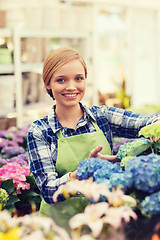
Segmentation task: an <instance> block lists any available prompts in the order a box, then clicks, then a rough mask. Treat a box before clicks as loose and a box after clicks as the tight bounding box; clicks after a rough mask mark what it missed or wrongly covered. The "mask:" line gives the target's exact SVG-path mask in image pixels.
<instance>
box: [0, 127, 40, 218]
mask: <svg viewBox="0 0 160 240" xmlns="http://www.w3.org/2000/svg"><path fill="white" fill-rule="evenodd" d="M27 131H28V128H22V129H16V128H12V129H8V130H5V131H4V130H2V131H0V188H1V189H3V190H6V192H7V194H8V201H7V202H5V204H4V201H3V198H2V199H1V202H0V203H1V208H2V209H8V210H9V211H12V212H15V211H16V214H17V215H25V214H26V213H31V211H32V207H33V206H36V209H37V210H38V209H39V206H40V202H41V195H40V192H39V190H38V188H37V186H36V184H35V181H34V178H33V176H32V174H31V172H30V169H29V163H28V155H27V142H26V137H27Z"/></svg>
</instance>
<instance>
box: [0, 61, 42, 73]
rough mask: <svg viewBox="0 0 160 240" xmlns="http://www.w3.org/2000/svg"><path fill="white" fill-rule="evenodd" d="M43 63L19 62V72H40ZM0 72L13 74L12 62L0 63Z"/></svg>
mask: <svg viewBox="0 0 160 240" xmlns="http://www.w3.org/2000/svg"><path fill="white" fill-rule="evenodd" d="M42 67H43V63H21V64H20V68H21V72H22V73H25V72H33V73H38V74H41V73H42ZM0 74H14V64H0Z"/></svg>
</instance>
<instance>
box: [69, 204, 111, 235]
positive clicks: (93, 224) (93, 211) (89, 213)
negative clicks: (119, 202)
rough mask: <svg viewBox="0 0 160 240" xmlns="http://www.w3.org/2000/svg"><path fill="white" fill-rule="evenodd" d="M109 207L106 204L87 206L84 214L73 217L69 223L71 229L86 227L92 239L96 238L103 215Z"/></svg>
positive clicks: (100, 228) (100, 227)
mask: <svg viewBox="0 0 160 240" xmlns="http://www.w3.org/2000/svg"><path fill="white" fill-rule="evenodd" d="M108 208H109V205H108V203H106V202H101V203H96V204H92V205H88V206H87V207H86V208H85V210H84V213H79V214H76V215H75V216H73V217H72V218H71V219H70V221H69V226H70V227H71V229H76V228H78V227H80V226H83V225H87V226H89V228H90V229H91V230H92V234H93V236H94V237H98V236H99V234H100V233H101V231H102V228H103V215H104V214H105V213H106V211H107V210H108Z"/></svg>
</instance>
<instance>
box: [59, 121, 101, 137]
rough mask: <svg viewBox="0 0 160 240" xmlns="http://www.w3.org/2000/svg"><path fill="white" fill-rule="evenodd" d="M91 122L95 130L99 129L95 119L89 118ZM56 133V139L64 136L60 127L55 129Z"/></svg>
mask: <svg viewBox="0 0 160 240" xmlns="http://www.w3.org/2000/svg"><path fill="white" fill-rule="evenodd" d="M91 123H92V124H93V126H94V128H95V129H96V131H97V132H99V131H101V129H100V128H99V127H98V124H97V123H96V122H95V121H92V120H91ZM56 135H57V137H58V139H62V138H64V137H63V135H62V131H61V129H60V130H58V131H57V133H56Z"/></svg>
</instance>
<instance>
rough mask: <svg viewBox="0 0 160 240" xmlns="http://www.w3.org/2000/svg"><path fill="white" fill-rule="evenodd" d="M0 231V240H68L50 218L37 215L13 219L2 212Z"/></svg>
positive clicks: (0, 215)
mask: <svg viewBox="0 0 160 240" xmlns="http://www.w3.org/2000/svg"><path fill="white" fill-rule="evenodd" d="M0 231H1V232H0V240H25V239H26V240H27V239H28V240H29V239H30V240H33V239H34V240H35V239H40V240H51V239H57V240H63V239H65V240H70V237H69V235H68V233H67V232H66V231H65V230H64V229H63V228H61V227H59V226H57V225H56V224H55V222H54V221H53V220H52V219H51V218H47V217H40V216H38V214H37V213H34V214H33V213H32V214H29V215H25V216H24V217H17V218H15V217H12V216H11V214H9V212H7V211H5V210H4V211H2V212H0Z"/></svg>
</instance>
